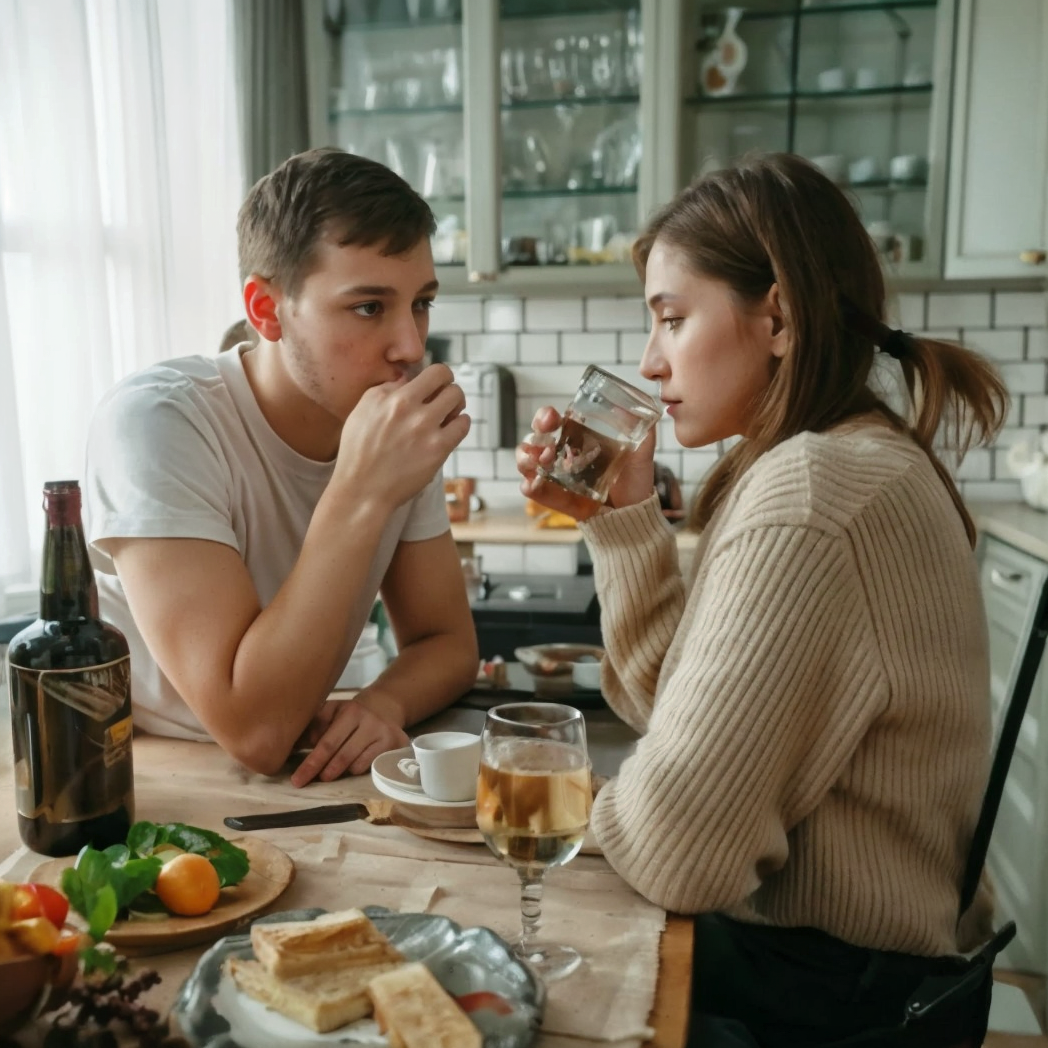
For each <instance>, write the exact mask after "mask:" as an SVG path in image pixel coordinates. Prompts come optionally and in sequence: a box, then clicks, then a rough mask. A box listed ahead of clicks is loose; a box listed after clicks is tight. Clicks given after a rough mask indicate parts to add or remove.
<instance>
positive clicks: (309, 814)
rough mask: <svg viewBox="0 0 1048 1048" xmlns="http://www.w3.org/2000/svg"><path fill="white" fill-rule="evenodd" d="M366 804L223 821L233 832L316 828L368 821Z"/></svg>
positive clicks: (331, 806)
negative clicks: (296, 827) (297, 827)
mask: <svg viewBox="0 0 1048 1048" xmlns="http://www.w3.org/2000/svg"><path fill="white" fill-rule="evenodd" d="M368 815H369V812H368V807H367V805H366V804H360V803H352V804H322V805H321V806H320V807H319V808H295V809H293V810H291V811H271V812H263V813H261V814H259V815H229V816H227V817H226V818H225V819H223V820H222V821H223V822H224V823H225V824H226V825H227V826H228V827H229V828H230V829H231V830H274V829H276V828H277V827H278V826H314V825H316V824H318V823H322V822H352V821H353V820H354V819H366V818H367V817H368Z"/></svg>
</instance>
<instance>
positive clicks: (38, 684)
mask: <svg viewBox="0 0 1048 1048" xmlns="http://www.w3.org/2000/svg"><path fill="white" fill-rule="evenodd" d="M11 669H12V671H13V672H14V673H17V674H18V675H19V677H20V678H21V683H22V685H23V686H24V687H26V688H30V689H32V690H33V691H35V692H36V693H37V695H38V696H39V700H40V701H41V702H48V701H52V702H60V703H62V705H64V706H68V707H69V708H70V709H73V710H76V711H77V713H82V714H83V715H84V716H85V717H90V718H91V719H92V720H94V721H98V722H100V723H101V722H102V721H108V720H111V719H112V718H113V716H114V715H115V714H116V713H119V711H120V708H121V707H122V706H123V705H124V702H125V701H126V699H127V696H128V695H129V694H130V691H131V656H130V655H125V656H124V657H123V658H121V659H116V660H114V661H113V662H106V663H103V664H102V665H100V666H78V667H76V668H74V669H69V670H65V669H63V670H27V669H25V668H23V667H22V666H12V667H11Z"/></svg>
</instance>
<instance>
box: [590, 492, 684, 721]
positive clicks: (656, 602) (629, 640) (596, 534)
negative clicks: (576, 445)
mask: <svg viewBox="0 0 1048 1048" xmlns="http://www.w3.org/2000/svg"><path fill="white" fill-rule="evenodd" d="M579 527H580V529H581V531H582V533H583V535H584V536H585V538H586V543H587V545H588V546H589V547H590V550H591V552H592V554H593V575H594V581H595V583H596V588H597V596H598V598H599V600H600V629H601V635H602V637H603V638H604V645H605V649H606V652H607V654H606V655H605V658H604V665H603V668H602V669H601V691H602V692H603V694H604V697H605V699H606V700H607V702H608V705H610V706H611V708H612V709H613V710H614V711H615V712H616V713H617V714H618V715H619V716H620V717H621V718H622V719H623V720H624V721H625V722H626V723H627V724H629V726H630V727H631V728H633V729H634V730H636V731H638V732H644V731H645V730H646V729H647V725H648V718H649V717H650V716H651V710H652V705H653V703H654V702H655V687H656V684H657V683H658V679H659V671H660V670H661V668H662V663H663V660H664V659H665V657H666V652H667V650H668V649H669V646H670V644H671V642H672V641H673V634H674V631H675V629H676V626H677V623H678V622H679V621H680V617H681V613H682V612H683V610H684V581H683V579H682V578H681V573H680V568H679V566H678V561H677V543H676V540H675V539H674V537H673V532H672V531H671V530H670V528H669V527H668V526H667V524H666V521H665V519H664V518H663V516H662V514H661V512H660V510H659V500H658V497H657V496H654V495H653V496H652V497H651V498H650V499H648V500H647V501H646V502H642V503H640V504H638V505H636V506H628V507H625V508H623V509H619V510H615V511H614V512H613V513H606V514H600V515H598V516H595V517H592V518H590V520H588V521H585V522H583V523H581V524H580V525H579Z"/></svg>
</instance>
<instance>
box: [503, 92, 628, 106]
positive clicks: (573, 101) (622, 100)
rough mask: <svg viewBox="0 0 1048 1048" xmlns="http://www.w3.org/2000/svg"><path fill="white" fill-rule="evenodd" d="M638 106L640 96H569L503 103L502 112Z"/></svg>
mask: <svg viewBox="0 0 1048 1048" xmlns="http://www.w3.org/2000/svg"><path fill="white" fill-rule="evenodd" d="M639 104H640V95H636V94H632V95H585V96H583V97H581V98H578V97H576V96H575V95H571V96H569V97H567V98H520V99H514V100H513V101H512V102H503V103H502V108H503V110H514V109H558V108H560V107H561V106H635V105H639Z"/></svg>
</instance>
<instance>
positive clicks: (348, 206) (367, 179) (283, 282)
mask: <svg viewBox="0 0 1048 1048" xmlns="http://www.w3.org/2000/svg"><path fill="white" fill-rule="evenodd" d="M435 231H436V222H435V220H434V218H433V212H432V211H431V210H430V207H429V204H427V203H426V201H425V200H423V199H422V197H421V196H419V194H418V193H416V192H415V190H414V189H412V188H411V186H409V185H408V184H407V182H405V181H404V179H402V178H401V177H400V176H399V175H397V174H394V173H393V172H392V171H390V169H389V168H388V167H385V166H384V165H383V164H380V163H378V162H377V161H374V160H368V159H367V158H366V157H362V156H356V155H354V154H353V153H347V152H345V151H344V150H342V149H335V148H332V147H325V148H323V149H311V150H309V151H308V152H305V153H299V154H297V155H296V156H293V157H290V158H288V159H287V160H285V161H284V163H282V164H281V165H280V166H279V167H278V168H277V169H276V170H274V171H271V172H270V173H269V174H268V175H265V176H264V177H263V178H260V179H259V180H258V181H257V182H256V183H255V184H254V185H253V186H252V187H251V190H250V192H249V193H248V195H247V199H245V201H244V203H243V205H242V206H241V208H240V214H239V215H238V216H237V250H238V254H239V261H240V279H241V282H243V281H244V280H246V279H247V278H248V276H250V275H251V274H252V273H255V274H257V275H259V276H261V277H264V278H265V279H266V280H270V281H272V282H273V283H275V284H276V285H277V286H278V287H279V288H280V289H281V290H282V291H284V292H285V293H287V294H289V295H294V294H296V293H297V291H298V290H299V288H300V287H301V285H302V281H303V280H304V279H305V277H306V276H307V274H308V273H309V271H310V269H311V268H312V265H313V256H314V249H315V248H316V245H317V242H318V241H319V240H320V239H321V238H322V237H325V236H330V237H331V238H332V239H333V240H334V241H335V242H336V243H337V244H340V245H343V246H344V245H346V244H359V245H361V246H364V247H369V246H371V245H372V244H382V253H383V254H385V255H401V254H403V253H404V252H406V251H410V250H411V249H412V248H413V247H414V246H415V245H416V244H418V243H419V242H420V241H421V240H423V239H424V238H426V237H431V236H432V235H433V233H434V232H435Z"/></svg>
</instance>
